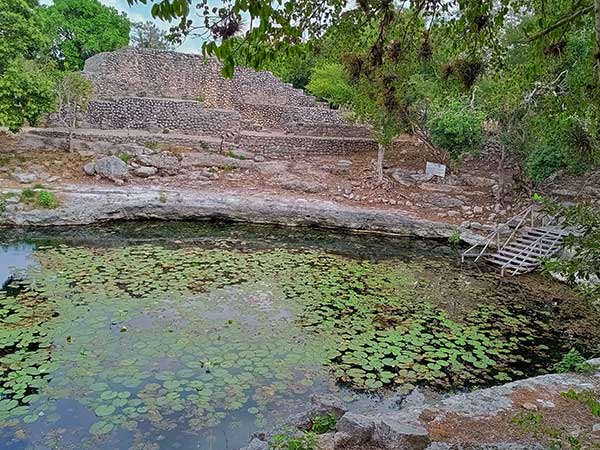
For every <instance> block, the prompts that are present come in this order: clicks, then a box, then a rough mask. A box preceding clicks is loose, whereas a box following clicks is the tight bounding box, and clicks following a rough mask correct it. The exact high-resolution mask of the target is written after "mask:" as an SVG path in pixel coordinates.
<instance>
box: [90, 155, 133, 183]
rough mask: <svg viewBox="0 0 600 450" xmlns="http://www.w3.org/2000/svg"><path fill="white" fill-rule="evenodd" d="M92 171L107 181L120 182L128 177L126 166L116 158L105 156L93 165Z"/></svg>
mask: <svg viewBox="0 0 600 450" xmlns="http://www.w3.org/2000/svg"><path fill="white" fill-rule="evenodd" d="M94 171H95V173H97V174H98V175H100V176H102V177H104V178H108V179H109V180H122V179H123V178H126V177H127V175H128V170H127V164H125V163H124V162H123V161H122V160H121V159H120V158H117V157H116V156H105V157H103V158H100V159H97V160H96V162H95V163H94Z"/></svg>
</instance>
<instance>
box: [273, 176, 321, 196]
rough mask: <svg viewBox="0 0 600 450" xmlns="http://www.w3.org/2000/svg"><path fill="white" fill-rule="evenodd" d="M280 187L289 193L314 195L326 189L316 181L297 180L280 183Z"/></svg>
mask: <svg viewBox="0 0 600 450" xmlns="http://www.w3.org/2000/svg"><path fill="white" fill-rule="evenodd" d="M281 187H282V188H283V189H287V190H289V191H298V192H306V193H308V194H316V193H319V192H323V191H324V190H326V189H327V186H325V185H324V184H323V183H319V182H318V181H306V180H301V179H297V178H293V179H290V180H284V181H282V182H281Z"/></svg>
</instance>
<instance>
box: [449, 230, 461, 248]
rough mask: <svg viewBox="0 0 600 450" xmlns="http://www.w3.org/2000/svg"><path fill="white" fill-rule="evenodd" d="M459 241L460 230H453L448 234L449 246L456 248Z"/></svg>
mask: <svg viewBox="0 0 600 450" xmlns="http://www.w3.org/2000/svg"><path fill="white" fill-rule="evenodd" d="M460 241H461V238H460V231H458V230H453V231H452V234H450V236H448V244H450V247H452V248H458V246H459V245H460Z"/></svg>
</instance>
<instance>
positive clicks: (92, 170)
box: [83, 161, 96, 176]
mask: <svg viewBox="0 0 600 450" xmlns="http://www.w3.org/2000/svg"><path fill="white" fill-rule="evenodd" d="M83 171H84V172H85V173H86V175H90V176H92V175H95V174H96V163H95V162H94V161H92V162H89V163H87V164H86V165H85V166H83Z"/></svg>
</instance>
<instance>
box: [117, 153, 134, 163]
mask: <svg viewBox="0 0 600 450" xmlns="http://www.w3.org/2000/svg"><path fill="white" fill-rule="evenodd" d="M119 159H120V160H121V161H123V162H124V163H125V164H128V163H129V161H131V155H130V154H129V153H121V154H120V155H119Z"/></svg>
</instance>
